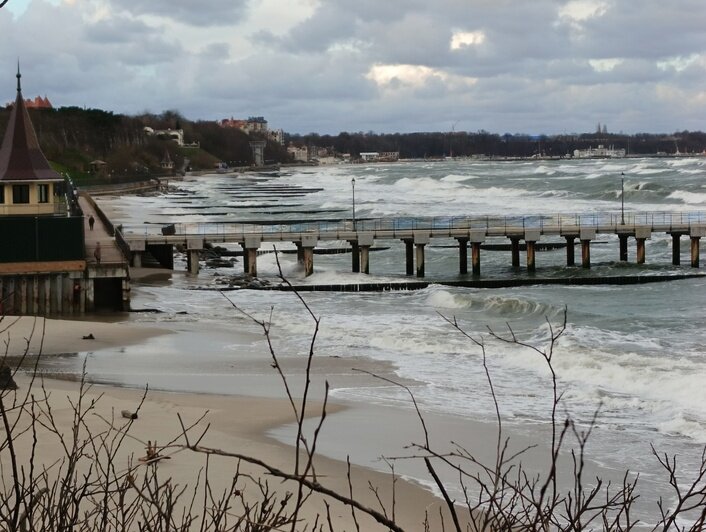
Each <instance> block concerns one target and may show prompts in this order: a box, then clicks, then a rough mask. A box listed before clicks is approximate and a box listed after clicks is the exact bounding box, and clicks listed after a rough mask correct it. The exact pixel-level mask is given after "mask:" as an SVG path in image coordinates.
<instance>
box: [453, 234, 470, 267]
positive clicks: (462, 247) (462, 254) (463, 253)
mask: <svg viewBox="0 0 706 532" xmlns="http://www.w3.org/2000/svg"><path fill="white" fill-rule="evenodd" d="M456 240H457V241H458V272H459V273H460V274H461V275H465V274H467V273H468V238H466V237H462V238H457V239H456Z"/></svg>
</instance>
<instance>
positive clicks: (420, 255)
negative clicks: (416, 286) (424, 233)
mask: <svg viewBox="0 0 706 532" xmlns="http://www.w3.org/2000/svg"><path fill="white" fill-rule="evenodd" d="M415 246H416V248H417V253H416V255H417V277H424V246H426V244H415Z"/></svg>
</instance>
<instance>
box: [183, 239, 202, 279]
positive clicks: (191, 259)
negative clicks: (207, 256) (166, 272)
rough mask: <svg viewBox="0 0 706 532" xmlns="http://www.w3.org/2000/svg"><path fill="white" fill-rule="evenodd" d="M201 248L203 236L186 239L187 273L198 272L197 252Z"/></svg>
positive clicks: (194, 273)
mask: <svg viewBox="0 0 706 532" xmlns="http://www.w3.org/2000/svg"><path fill="white" fill-rule="evenodd" d="M202 250H203V238H190V239H188V240H187V241H186V266H187V268H188V270H189V273H190V274H192V275H198V273H199V253H200V252H201V251H202Z"/></svg>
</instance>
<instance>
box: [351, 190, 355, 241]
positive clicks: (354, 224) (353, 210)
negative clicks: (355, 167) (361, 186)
mask: <svg viewBox="0 0 706 532" xmlns="http://www.w3.org/2000/svg"><path fill="white" fill-rule="evenodd" d="M351 187H352V189H353V231H355V177H352V178H351Z"/></svg>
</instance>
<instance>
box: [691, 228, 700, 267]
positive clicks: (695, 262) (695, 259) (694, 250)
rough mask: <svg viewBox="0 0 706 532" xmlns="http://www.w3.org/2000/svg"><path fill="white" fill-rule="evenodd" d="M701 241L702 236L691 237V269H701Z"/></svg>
mask: <svg viewBox="0 0 706 532" xmlns="http://www.w3.org/2000/svg"><path fill="white" fill-rule="evenodd" d="M700 239H701V237H700V236H692V237H691V267H692V268H698V267H699V240H700Z"/></svg>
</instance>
